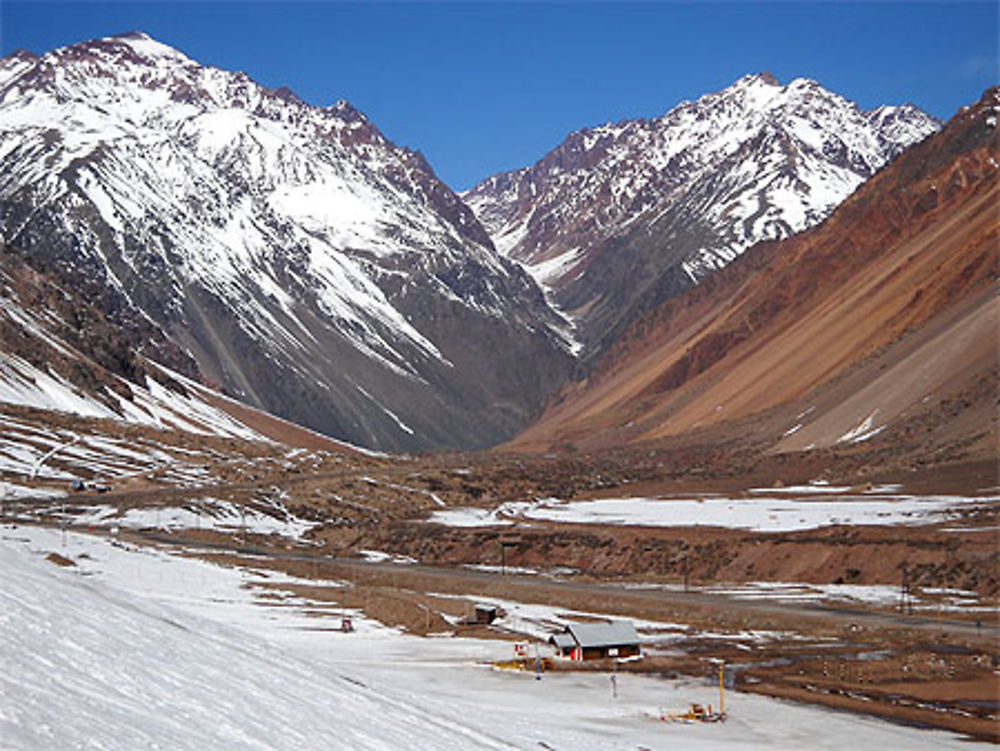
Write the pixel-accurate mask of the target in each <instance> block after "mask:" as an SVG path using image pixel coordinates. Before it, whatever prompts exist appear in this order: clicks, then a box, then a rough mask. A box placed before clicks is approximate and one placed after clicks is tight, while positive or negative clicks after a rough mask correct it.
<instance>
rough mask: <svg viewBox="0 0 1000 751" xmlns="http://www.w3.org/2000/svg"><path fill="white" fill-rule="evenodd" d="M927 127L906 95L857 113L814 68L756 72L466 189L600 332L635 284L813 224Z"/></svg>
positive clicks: (696, 269)
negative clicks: (789, 74)
mask: <svg viewBox="0 0 1000 751" xmlns="http://www.w3.org/2000/svg"><path fill="white" fill-rule="evenodd" d="M938 127H939V124H938V122H937V121H936V120H935V119H934V118H932V117H930V116H928V115H926V114H925V113H923V112H921V111H920V110H919V109H916V108H913V107H907V106H905V105H904V106H901V107H887V108H880V109H879V110H875V111H873V112H865V111H863V110H861V109H860V108H858V107H857V106H856V105H855V104H853V103H852V102H850V101H848V100H847V99H845V98H844V97H842V96H840V95H838V94H836V93H833V92H831V91H828V90H827V89H825V88H824V87H823V86H822V85H820V84H819V83H817V82H816V81H814V80H811V79H808V78H796V79H794V80H792V81H790V82H789V83H787V84H784V85H783V84H782V83H781V82H780V81H778V79H776V78H775V77H774V76H773V75H771V74H769V73H758V74H752V75H747V76H744V77H742V78H740V79H739V80H737V81H735V82H734V83H733V84H732V85H730V86H728V87H727V88H725V89H722V90H720V91H717V92H714V93H710V94H706V95H704V96H702V97H700V98H699V99H697V100H696V101H693V102H682V103H681V104H678V105H677V106H676V107H674V108H672V109H671V110H670V111H668V112H666V113H665V114H663V115H662V116H660V117H656V118H651V119H642V120H631V121H624V122H619V123H613V124H612V123H609V124H606V125H601V126H598V127H594V128H586V129H583V130H580V131H577V132H575V133H572V134H570V135H569V136H568V137H567V138H566V139H565V140H564V141H563V142H562V143H561V144H560V145H559V146H557V147H556V148H555V149H553V150H552V151H550V152H549V153H548V154H546V155H545V156H544V157H542V159H540V160H539V161H538V162H536V163H535V164H534V165H532V166H530V167H527V168H523V169H521V170H516V171H513V172H509V173H505V174H503V175H496V176H493V177H491V178H489V179H487V180H485V181H484V182H483V183H481V184H480V185H478V186H476V187H475V188H473V189H472V190H471V191H469V192H468V193H466V194H465V197H466V201H467V202H468V203H469V205H470V206H472V207H473V209H474V210H475V211H476V214H477V216H478V217H479V219H480V220H481V221H482V222H483V224H484V225H485V226H486V227H487V228H488V229H489V230H490V234H491V236H492V238H493V241H494V244H495V245H496V247H497V248H498V249H500V251H501V252H502V253H505V254H507V255H509V256H510V257H512V258H514V259H517V260H519V261H521V262H522V263H524V264H525V266H526V268H528V269H529V271H531V272H532V273H533V274H535V276H536V279H538V280H539V282H540V283H542V284H543V285H545V286H546V287H547V288H548V289H549V291H550V293H551V295H552V299H553V300H555V302H556V303H557V304H558V305H559V306H560V307H561V308H562V309H563V310H564V311H565V312H566V313H567V314H570V315H571V316H573V317H574V318H575V319H577V320H578V322H580V323H582V326H583V328H584V329H586V328H590V327H591V326H588V325H587V324H588V321H591V322H592V328H594V329H596V330H595V331H594V332H593V333H594V336H595V337H600V338H601V339H602V340H606V339H607V335H608V331H609V327H608V322H607V320H605V319H608V320H612V319H617V318H618V317H620V316H628V315H629V312H628V308H629V303H627V302H626V301H627V300H630V299H631V298H633V297H634V294H635V292H636V291H637V290H640V291H641V290H642V289H645V288H646V287H649V289H651V290H655V292H650V294H653V295H654V296H658V295H664V294H673V293H676V291H679V290H680V289H681V288H683V287H684V285H686V284H691V283H693V282H695V281H697V280H699V279H701V278H702V277H704V276H705V274H707V273H710V272H711V271H712V270H714V269H717V268H719V267H720V266H723V265H725V264H726V263H728V262H729V261H731V260H732V259H733V258H735V257H736V256H737V255H739V254H740V253H742V252H743V251H744V250H745V249H746V248H748V247H750V246H751V245H753V244H754V243H756V242H758V241H760V240H768V239H777V238H781V237H786V236H788V235H790V234H792V233H794V232H798V231H801V230H802V229H805V228H807V227H809V226H812V225H813V224H816V223H817V222H819V221H821V220H822V219H823V218H825V217H826V216H827V215H828V214H829V213H830V212H832V211H833V209H834V208H835V207H836V206H837V204H838V203H840V201H842V200H843V199H844V198H845V197H846V196H848V195H849V194H850V193H851V192H853V191H854V189H855V188H856V187H857V186H858V185H859V184H860V183H861V182H862V181H863V180H865V179H867V178H868V177H870V176H871V175H872V174H874V173H875V171H877V170H878V169H879V168H881V167H882V165H884V164H885V163H886V162H887V161H888V160H889V159H891V158H892V157H894V156H895V155H896V154H897V153H899V151H901V150H902V149H903V148H905V147H906V146H908V145H910V144H912V143H915V142H917V141H920V140H922V139H923V138H924V137H926V136H927V135H929V134H930V133H932V132H934V131H935V130H936V129H937V128H938ZM636 243H638V245H641V246H642V248H643V250H642V251H641V252H638V251H635V250H634V248H635V247H636ZM625 249H629V250H625ZM605 253H606V254H607V260H605V261H598V260H597V259H598V257H601V256H603V255H604V254H605ZM622 258H634V259H635V264H636V267H635V269H633V271H632V272H629V271H628V270H627V269H625V268H623V267H622V260H621V259H622ZM639 259H641V260H639ZM676 272H681V273H680V275H678V276H674V275H675V274H676ZM662 274H667V275H668V276H671V280H669V281H668V280H667V279H666V278H661V275H662ZM636 275H638V276H639V277H641V279H642V281H640V283H639V284H636V283H635V281H634V280H635V277H636ZM609 280H612V281H609ZM609 285H610V286H611V287H614V290H611V289H609ZM636 304H639V303H636ZM641 304H642V305H645V304H649V303H648V302H646V303H641ZM613 330H614V327H613V326H612V327H611V332H612V333H613Z"/></svg>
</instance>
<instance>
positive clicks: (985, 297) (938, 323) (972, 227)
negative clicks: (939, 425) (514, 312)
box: [507, 88, 1000, 451]
mask: <svg viewBox="0 0 1000 751" xmlns="http://www.w3.org/2000/svg"><path fill="white" fill-rule="evenodd" d="M998 110H1000V89H997V88H994V89H990V90H988V91H987V92H986V93H985V94H984V95H983V98H982V99H981V100H980V101H979V102H978V103H976V104H975V105H973V106H970V107H967V108H964V109H963V110H962V111H960V112H959V113H958V114H956V115H955V117H953V118H952V119H951V121H949V123H948V124H947V125H946V127H945V128H944V129H943V130H942V131H941V132H940V133H938V134H937V135H934V136H932V137H930V138H928V139H927V140H926V141H924V142H923V143H921V144H918V145H917V146H914V147H912V148H911V149H909V150H908V151H906V152H905V153H903V154H902V155H900V156H899V157H898V158H897V159H896V160H895V161H893V162H892V163H891V164H890V165H889V166H887V167H886V168H885V169H884V170H882V171H881V172H880V173H878V174H877V175H875V176H874V177H873V178H871V179H870V180H869V181H868V182H867V183H865V184H864V185H863V186H862V187H861V188H859V189H858V191H857V192H856V193H855V194H854V195H853V196H852V197H850V198H849V199H848V200H847V201H845V202H844V204H843V205H841V207H840V208H839V209H838V210H837V211H836V212H835V213H834V214H833V215H832V216H831V217H830V218H829V219H828V220H827V221H826V222H824V223H823V224H822V225H820V226H819V227H816V228H815V229H813V230H811V231H809V232H806V233H803V234H801V235H798V236H796V237H793V238H790V239H787V240H784V241H781V242H777V243H768V244H761V245H758V246H757V247H756V248H754V249H752V250H751V251H750V252H748V253H747V254H746V255H745V256H744V257H743V258H741V259H740V260H739V261H737V262H735V263H734V264H732V265H731V266H729V267H727V268H726V269H723V270H722V271H720V272H717V273H716V274H715V275H713V276H712V277H710V278H709V279H707V280H706V281H705V282H703V283H702V284H701V285H700V286H698V287H697V288H695V289H693V290H691V291H690V292H689V293H687V294H685V295H684V296H682V297H680V298H677V299H675V300H671V301H669V302H667V303H666V304H664V305H662V306H661V307H659V308H657V309H656V310H654V311H652V312H651V313H650V314H649V315H647V316H646V317H644V318H643V319H641V320H640V321H638V322H637V323H636V324H635V325H633V326H632V327H631V328H630V329H629V331H628V332H627V333H626V335H625V336H624V337H623V338H622V340H621V341H620V342H619V343H618V345H617V346H616V347H614V348H613V349H612V350H611V351H610V352H609V353H608V355H607V356H606V357H604V358H603V359H602V361H601V362H600V363H599V365H598V366H597V367H596V368H595V371H594V372H593V373H592V374H591V377H590V378H589V379H588V380H587V381H585V382H582V383H578V384H575V385H573V386H571V387H570V388H568V389H566V390H564V391H563V392H562V393H561V394H560V395H559V396H558V398H557V399H556V400H554V401H553V403H552V404H551V405H550V406H549V408H548V409H547V411H546V412H545V414H544V415H543V416H542V418H541V419H540V420H539V421H538V422H537V423H536V424H534V425H533V426H532V427H530V428H529V429H528V430H526V431H525V432H524V433H522V434H521V435H520V436H519V437H518V438H517V439H515V440H514V441H513V442H512V443H511V444H508V446H507V448H513V449H517V450H529V451H530V450H550V449H552V448H557V447H559V446H565V445H567V444H572V445H574V446H576V447H586V448H588V449H591V448H599V447H601V446H611V445H620V444H623V443H626V444H627V443H640V442H644V441H650V440H657V439H662V438H664V437H667V436H682V435H683V434H685V433H689V432H690V431H692V430H696V429H702V428H704V427H705V426H711V425H721V424H723V423H725V422H726V421H730V420H741V423H742V424H743V425H746V418H748V417H749V416H752V415H760V416H761V418H762V419H761V424H765V423H767V424H768V425H769V428H768V429H769V430H770V435H769V436H767V438H766V440H767V441H768V442H769V443H770V444H772V445H773V446H774V449H775V450H778V451H788V450H801V449H805V448H810V447H821V446H829V445H833V444H835V443H837V442H838V441H840V440H841V439H842V438H843V437H844V436H845V434H847V433H849V432H850V431H852V430H853V431H855V435H856V436H857V435H861V434H863V433H865V432H870V431H871V430H876V429H878V428H885V427H893V426H894V424H897V425H898V423H899V422H900V421H901V420H903V419H907V418H913V417H914V415H915V414H916V412H917V411H919V409H920V408H921V405H926V404H928V403H935V404H937V403H941V402H942V401H943V400H946V399H951V400H952V401H954V400H956V399H957V400H958V402H957V406H955V407H952V408H951V409H952V411H953V412H954V414H953V415H951V417H952V418H954V419H952V420H951V422H953V423H955V424H956V425H960V429H959V430H958V433H961V435H958V434H956V435H955V436H953V438H954V439H955V440H959V441H965V442H966V443H968V442H969V441H970V440H973V439H975V437H976V436H979V437H980V441H979V442H980V444H981V445H982V446H983V447H985V448H984V449H983V450H987V448H988V445H989V443H990V441H989V440H985V441H984V440H982V436H983V435H985V434H990V433H993V432H995V426H996V399H995V391H996V389H995V384H996V382H997V339H998V337H997V332H998V330H1000V329H998V303H997V298H996V296H995V294H994V290H993V286H994V285H993V282H995V280H996V260H997V248H998V237H1000V210H998V206H1000V170H998V163H1000V138H998V135H997V130H996V121H997V115H998ZM984 383H985V384H986V387H984V386H983V384H984ZM991 383H992V384H993V387H992V391H993V394H994V396H993V398H990V397H989V391H990V387H989V384H991ZM977 389H978V390H977ZM970 390H971V391H975V392H976V393H978V394H979V397H978V401H976V399H971V400H970V398H968V397H967V396H963V394H966V395H967V394H968V393H969V392H970ZM984 394H985V396H984ZM793 406H794V408H795V410H799V409H800V410H801V411H800V412H797V411H795V410H792V409H791V407H793ZM927 408H928V409H929V407H927ZM969 411H971V412H972V417H970V415H969V414H962V413H963V412H969ZM802 412H805V413H806V414H802ZM778 414H780V415H781V417H780V419H778V418H775V415H778ZM768 416H770V417H771V418H772V419H770V421H768V420H767V419H764V418H766V417H768ZM890 432H891V431H890ZM945 432H947V431H945ZM953 432H954V431H953ZM849 441H850V439H847V441H844V442H845V443H848V444H849ZM993 448H995V446H994V447H993Z"/></svg>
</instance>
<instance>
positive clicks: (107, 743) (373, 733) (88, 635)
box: [0, 525, 969, 750]
mask: <svg viewBox="0 0 1000 751" xmlns="http://www.w3.org/2000/svg"><path fill="white" fill-rule="evenodd" d="M202 552H203V553H204V551H202ZM229 563H230V564H232V563H233V561H229ZM53 564H60V565H53ZM0 565H2V570H3V572H4V573H3V577H2V579H0V602H2V608H0V614H2V615H0V632H2V633H0V636H2V645H3V646H2V648H0V737H2V738H3V745H4V746H5V747H7V748H12V749H33V748H43V747H48V748H71V747H100V748H109V749H110V748H122V749H134V748H140V747H157V746H158V747H168V748H206V747H212V748H289V749H291V748H296V749H300V748H331V747H334V748H352V749H356V748H403V747H406V748H421V749H423V748H427V749H440V748H473V747H475V748H555V749H608V748H622V749H626V748H633V749H634V748H648V749H657V748H677V747H683V748H691V749H723V748H724V749H744V748H745V749H751V748H752V749H775V750H778V749H800V748H805V747H808V748H829V749H834V748H845V747H851V746H854V747H858V748H877V747H883V748H907V749H917V750H919V749H924V748H926V749H932V748H933V749H942V748H966V747H969V743H968V741H967V740H964V739H962V738H961V737H959V736H957V735H953V734H949V733H945V732H940V731H931V730H925V729H918V728H915V727H907V726H904V725H899V724H891V723H887V722H884V721H881V720H877V719H872V718H866V717H861V716H858V715H854V714H849V713H841V712H832V711H829V710H825V709H820V708H816V707H810V706H806V705H801V704H796V703H789V702H784V701H777V700H774V699H771V698H767V697H764V696H759V695H753V694H749V693H743V692H729V693H728V694H727V699H726V703H727V706H726V709H727V712H728V715H729V717H728V720H727V722H725V723H723V724H718V725H694V724H677V723H670V722H663V721H661V719H660V718H661V716H662V715H663V714H664V713H665V712H671V711H679V710H683V709H685V708H686V706H687V704H688V703H689V702H691V701H698V702H701V703H706V704H707V703H714V702H715V700H716V697H717V691H716V688H715V685H714V683H713V681H712V680H711V679H709V678H704V679H699V678H690V677H688V678H674V679H668V678H665V677H663V676H662V675H656V674H648V673H647V674H636V673H627V672H621V673H619V674H618V675H617V676H616V681H615V682H616V684H617V685H616V692H615V693H616V695H613V692H612V684H611V681H610V674H609V673H607V672H600V671H595V672H584V673H580V672H556V673H546V674H545V675H544V676H542V678H541V679H537V680H536V679H535V677H534V676H533V675H532V674H531V673H530V672H528V673H524V672H511V671H500V670H496V669H492V668H491V667H489V666H488V664H487V663H488V662H490V661H496V660H503V659H507V658H509V657H510V656H511V654H512V650H511V644H510V642H509V641H502V640H501V641H498V640H495V639H494V640H487V639H477V638H468V637H455V636H452V637H451V638H445V637H444V636H442V637H440V638H434V637H433V636H432V637H430V638H422V637H417V636H413V635H409V634H407V633H404V632H403V631H402V630H401V629H397V628H390V627H386V626H384V625H381V624H380V623H378V622H376V621H373V620H369V619H368V618H366V617H365V616H364V615H363V614H362V613H361V612H358V611H357V610H354V609H352V608H351V607H350V606H348V605H345V602H344V598H341V602H339V603H333V602H331V601H330V600H329V599H325V598H322V597H315V596H310V593H313V594H315V593H316V592H317V591H318V590H320V589H324V588H332V589H336V590H337V591H343V590H344V588H345V584H347V582H345V581H344V580H342V579H339V578H336V577H335V576H334V575H332V574H330V575H328V576H325V577H324V576H320V577H319V578H316V577H310V578H307V579H303V578H302V577H299V576H297V575H296V574H294V573H288V572H282V571H280V570H277V569H275V568H272V567H268V566H267V562H266V561H263V560H259V559H254V558H253V557H247V556H244V557H243V558H242V559H241V560H240V562H239V563H238V564H237V565H223V564H222V563H221V562H211V561H208V560H204V559H202V558H194V557H191V556H190V555H182V554H179V553H176V552H175V553H168V552H166V551H165V550H161V549H155V548H152V547H147V546H142V547H139V546H136V545H133V544H131V543H128V542H124V541H122V540H119V539H117V537H116V536H113V535H106V536H105V535H101V536H97V535H89V534H78V533H75V532H72V531H70V532H66V531H60V530H58V529H54V528H45V527H36V526H24V525H20V526H17V527H16V528H14V527H12V526H10V525H7V526H6V527H4V528H2V529H0ZM399 568H400V570H406V568H407V567H406V565H405V563H404V564H400V566H399ZM374 570H378V569H374ZM382 570H384V569H382ZM373 576H374V574H373ZM356 578H357V577H356ZM396 584H397V587H396V589H397V590H398V591H399V592H401V593H405V592H406V590H407V587H406V585H405V583H403V582H396ZM349 588H354V587H349ZM363 589H365V588H364V587H360V586H359V587H357V590H358V591H360V590H363ZM369 589H370V590H371V592H374V591H375V588H374V586H372V587H370V588H369ZM442 599H445V598H442ZM442 612H443V611H442ZM505 612H506V614H507V617H508V618H510V617H512V616H517V617H520V618H521V619H522V621H532V620H533V619H534V620H535V621H537V622H548V619H551V618H558V617H559V609H558V608H544V607H537V606H536V607H535V608H533V609H532V608H530V607H528V606H519V605H518V604H517V603H507V604H506V608H505ZM345 615H348V616H351V617H352V618H353V623H354V626H355V632H354V633H350V634H345V633H340V632H339V630H338V627H339V624H340V619H341V618H342V617H343V616H345ZM429 619H430V616H429V615H428V621H429ZM638 625H645V626H646V627H647V628H648V629H649V630H650V633H652V632H654V631H655V630H656V629H660V632H661V637H662V636H663V633H664V632H669V630H670V629H671V627H676V628H677V629H679V630H684V627H682V626H679V625H678V624H666V623H646V624H642V623H640V624H638ZM529 630H530V626H529ZM449 631H452V632H453V631H454V629H449ZM703 636H707V635H705V634H703ZM667 641H668V642H669V640H667ZM661 644H662V643H661ZM623 667H624V666H623Z"/></svg>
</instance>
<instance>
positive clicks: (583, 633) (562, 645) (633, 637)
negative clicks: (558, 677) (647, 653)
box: [549, 621, 639, 660]
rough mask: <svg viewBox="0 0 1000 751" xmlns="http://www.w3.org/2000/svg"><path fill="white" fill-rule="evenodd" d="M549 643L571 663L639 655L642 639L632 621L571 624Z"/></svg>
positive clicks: (555, 635)
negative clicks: (572, 661) (640, 640)
mask: <svg viewBox="0 0 1000 751" xmlns="http://www.w3.org/2000/svg"><path fill="white" fill-rule="evenodd" d="M549 643H550V644H551V645H552V646H554V647H555V648H556V651H557V652H558V654H559V655H560V656H562V657H569V658H570V659H571V660H601V659H605V658H608V657H633V656H635V655H637V654H639V635H638V634H637V633H636V631H635V626H634V625H633V624H632V621H597V622H593V623H571V624H570V625H569V626H567V627H566V629H565V630H564V631H562V632H560V633H558V634H554V635H553V636H552V637H551V638H550V639H549Z"/></svg>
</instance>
